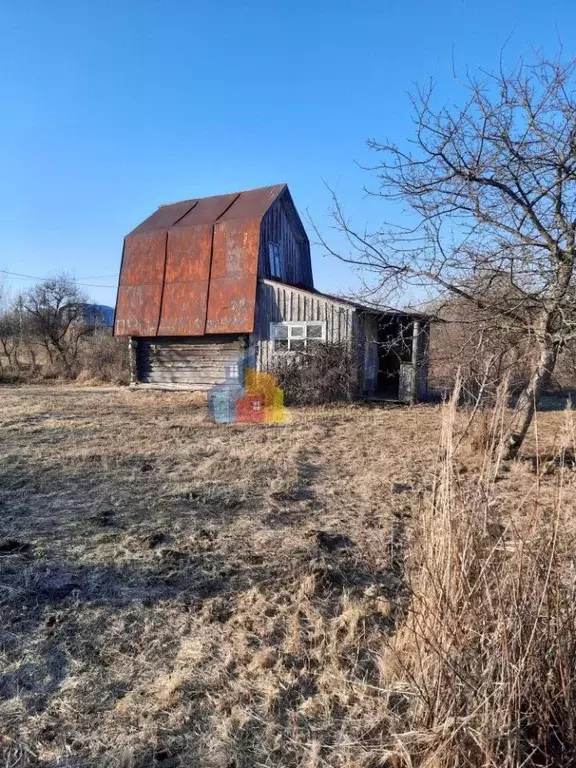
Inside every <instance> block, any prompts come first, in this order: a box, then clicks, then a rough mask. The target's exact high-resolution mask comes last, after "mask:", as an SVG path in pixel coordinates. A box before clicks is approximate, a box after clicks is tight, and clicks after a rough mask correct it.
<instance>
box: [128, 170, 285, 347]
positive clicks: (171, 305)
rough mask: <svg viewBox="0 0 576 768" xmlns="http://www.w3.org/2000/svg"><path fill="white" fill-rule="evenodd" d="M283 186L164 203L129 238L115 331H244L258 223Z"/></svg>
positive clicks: (250, 310) (252, 297) (251, 303)
mask: <svg viewBox="0 0 576 768" xmlns="http://www.w3.org/2000/svg"><path fill="white" fill-rule="evenodd" d="M285 189H286V185H285V184H277V185H275V186H271V187H262V188H260V189H252V190H247V191H245V192H236V193H233V194H228V195H217V196H214V197H206V198H201V199H197V200H184V201H182V202H179V203H172V204H170V205H163V206H160V208H158V210H157V211H156V212H155V213H153V214H152V215H151V216H149V217H148V218H147V219H146V220H145V221H143V222H142V223H141V224H139V225H138V226H137V227H136V228H135V229H134V230H132V232H131V233H130V234H129V235H127V237H126V239H125V241H124V253H123V258H122V267H121V271H120V285H119V290H118V301H117V307H116V321H115V333H116V334H117V335H132V336H156V335H163V336H200V335H203V334H205V333H207V334H210V333H219V334H221V333H250V332H251V331H252V329H253V325H254V308H255V302H256V280H257V277H258V274H257V273H258V249H259V241H260V225H261V222H262V217H263V216H264V214H265V213H266V211H267V210H268V208H269V207H270V205H271V204H272V203H273V202H274V200H276V198H277V197H278V196H279V195H281V194H282V192H284V190H285Z"/></svg>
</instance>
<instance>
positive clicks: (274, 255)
mask: <svg viewBox="0 0 576 768" xmlns="http://www.w3.org/2000/svg"><path fill="white" fill-rule="evenodd" d="M268 259H269V263H270V277H278V278H281V277H282V249H281V248H280V243H268Z"/></svg>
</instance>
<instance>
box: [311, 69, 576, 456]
mask: <svg viewBox="0 0 576 768" xmlns="http://www.w3.org/2000/svg"><path fill="white" fill-rule="evenodd" d="M575 71H576V61H573V62H570V63H567V64H564V63H562V62H561V61H560V60H559V59H556V60H553V61H549V60H540V61H537V62H536V63H535V64H530V65H529V64H527V63H525V62H520V63H519V64H518V65H516V66H515V67H514V68H513V69H511V70H508V71H506V70H505V69H504V68H503V66H500V68H499V70H498V72H497V73H496V74H485V73H483V74H482V76H481V77H478V78H467V79H466V81H465V82H464V83H463V86H462V87H463V91H464V95H465V98H464V101H463V103H462V104H461V106H459V107H454V106H448V107H437V106H435V103H434V91H433V88H432V87H429V88H426V89H420V90H418V91H417V93H416V94H415V95H414V96H413V98H412V106H413V111H414V136H413V137H412V139H411V141H408V142H407V143H406V144H405V145H399V144H397V143H393V142H379V141H376V140H372V141H370V142H369V146H370V147H371V148H372V149H373V150H374V151H375V152H376V153H378V158H379V162H378V163H377V164H376V165H375V166H374V167H373V168H371V169H369V170H371V171H373V172H374V173H375V174H376V178H377V186H376V188H375V189H373V190H367V192H368V194H369V195H372V196H376V197H379V198H381V199H382V200H384V201H400V202H401V203H402V204H403V209H404V213H405V214H406V216H405V219H404V220H405V221H408V222H409V224H405V225H404V226H399V225H398V224H395V225H392V224H387V223H384V224H383V225H382V226H380V228H379V229H378V231H376V232H373V233H369V232H366V231H361V230H359V229H357V228H355V227H354V226H353V225H352V224H351V222H350V221H349V220H348V218H347V217H346V216H345V214H344V211H343V208H342V206H341V203H340V201H339V200H338V199H337V197H336V196H335V195H333V215H334V218H335V221H336V224H337V228H338V229H339V230H340V231H341V232H342V233H343V234H344V235H345V237H346V239H347V242H348V245H349V248H348V249H347V250H346V252H344V253H343V252H342V250H341V249H340V248H337V247H335V246H333V245H330V244H329V243H328V242H327V241H326V239H325V238H322V236H320V239H321V240H322V242H323V244H324V246H325V247H326V248H327V250H328V251H329V252H330V253H332V254H333V255H336V256H338V257H339V258H341V259H344V260H345V261H347V262H349V263H351V264H354V265H356V266H358V267H359V268H361V269H362V270H364V271H368V272H369V273H371V274H372V277H373V278H374V281H373V283H372V285H371V289H372V290H374V291H379V292H380V293H381V294H383V293H384V292H386V295H389V294H390V293H391V292H395V293H399V294H405V292H406V290H407V289H410V290H411V293H412V295H414V291H415V289H416V291H417V292H418V291H422V290H424V289H430V288H432V289H434V293H435V295H436V297H438V296H445V297H452V298H454V297H456V298H457V299H458V300H459V301H463V302H467V303H469V304H470V306H471V307H472V306H473V307H474V308H475V309H479V310H481V311H482V312H483V313H484V315H485V316H487V317H489V318H490V324H491V327H492V328H496V329H501V330H502V332H505V333H510V332H512V333H513V334H514V335H515V336H518V334H520V335H521V336H522V337H523V338H525V340H526V346H527V347H528V348H529V349H530V351H531V363H530V375H529V377H528V381H527V383H526V385H525V387H524V390H523V391H522V392H521V394H520V396H519V398H518V400H517V405H516V408H515V412H514V415H513V420H512V425H511V428H510V433H509V434H508V435H507V438H506V455H507V456H508V457H509V458H512V457H514V456H515V455H516V454H517V452H518V450H519V449H520V446H521V445H522V441H523V440H524V437H525V436H526V433H527V431H528V429H529V427H530V423H531V421H532V418H533V415H534V411H535V409H536V408H537V406H538V403H539V400H540V396H541V393H542V389H543V387H544V386H545V384H546V382H547V380H548V379H549V377H550V376H551V374H552V373H553V371H554V366H555V364H556V358H557V355H558V351H559V349H560V348H561V347H562V346H563V345H565V344H566V343H567V342H568V341H569V340H570V339H571V338H572V336H573V335H574V331H575V330H576V313H575V309H576V302H575V299H574V293H575V292H574V260H575V256H576V241H575V230H576V82H575V78H574V74H575ZM318 234H319V233H318ZM428 296H430V294H428ZM396 299H397V297H396Z"/></svg>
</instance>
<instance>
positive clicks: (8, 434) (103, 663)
mask: <svg viewBox="0 0 576 768" xmlns="http://www.w3.org/2000/svg"><path fill="white" fill-rule="evenodd" d="M1 397H2V401H1V402H2V405H1V407H0V430H1V435H2V443H1V447H0V454H1V455H0V511H1V512H2V517H1V519H0V539H3V540H8V539H9V540H12V541H16V542H19V543H20V544H21V545H23V548H22V549H19V548H16V549H14V547H12V549H11V551H10V552H9V553H2V551H1V547H0V608H1V612H2V624H1V626H0V719H1V722H2V727H1V728H0V739H2V741H1V742H0V745H1V746H0V749H1V750H2V757H3V759H4V763H2V762H0V765H4V764H5V765H6V766H16V765H18V766H26V765H30V766H33V765H42V766H45V767H46V768H48V767H50V768H52V767H54V768H56V766H68V767H70V768H72V766H74V767H77V766H78V767H79V766H107V767H108V768H116V767H118V768H120V766H125V767H126V768H128V766H131V767H133V768H140V767H142V768H144V766H146V767H147V766H162V768H171V766H178V765H181V766H187V767H188V766H189V767H190V768H194V767H195V766H208V767H212V768H248V767H249V766H250V767H251V766H308V767H309V768H313V767H314V766H319V767H320V766H337V767H341V768H345V767H347V768H352V767H354V768H356V767H362V768H378V766H385V765H393V762H391V761H393V760H395V759H397V758H398V759H403V757H402V754H400V753H399V752H398V751H396V752H394V750H393V749H391V744H392V741H393V740H392V736H393V734H392V732H391V726H392V725H394V727H398V728H400V725H401V722H400V721H401V718H402V717H407V714H406V712H407V702H408V704H409V703H410V700H411V699H410V696H411V693H410V690H409V685H408V684H407V682H406V679H404V685H403V686H401V687H402V690H400V689H399V685H398V677H397V676H396V677H394V675H392V672H391V670H393V668H394V667H393V663H392V662H391V661H389V646H390V639H391V638H393V637H394V636H395V633H398V632H399V631H400V630H401V629H402V627H403V626H404V625H405V624H406V616H407V615H408V611H409V610H410V605H411V599H412V597H411V595H412V592H411V586H410V581H411V580H410V579H409V578H407V573H406V562H407V558H408V561H409V562H410V560H409V557H410V554H409V553H410V548H409V545H410V547H411V546H413V544H411V542H413V541H414V538H413V537H414V536H415V535H417V531H418V530H419V526H420V524H421V519H423V518H422V515H423V511H424V510H425V509H426V508H429V507H427V506H426V505H429V504H430V503H431V500H432V499H433V498H434V488H435V487H436V486H435V466H436V457H437V446H438V439H439V433H440V427H441V409H440V408H435V407H416V408H388V409H380V408H365V407H360V406H343V407H338V408H317V409H302V410H299V411H296V412H293V413H292V419H291V421H290V422H289V423H288V424H285V425H270V426H266V425H232V426H227V425H214V424H211V423H209V422H208V421H207V420H206V412H205V409H204V406H203V405H202V404H201V403H199V402H198V400H197V398H195V397H194V396H191V395H188V394H185V393H160V392H133V391H131V390H126V389H105V388H99V389H89V388H84V389H77V388H76V389H75V388H72V387H55V388H49V387H21V388H12V389H11V388H4V389H3V390H2V391H1ZM563 424H564V417H563V414H562V413H560V412H559V413H554V412H551V413H546V414H544V415H543V416H542V418H541V420H540V421H539V430H538V432H537V434H535V435H533V436H532V438H531V443H530V444H529V445H528V446H527V448H526V451H527V453H528V454H529V455H530V454H531V453H532V454H533V453H534V451H535V448H536V447H537V448H538V450H539V451H540V452H542V451H544V452H546V451H548V452H550V453H553V452H554V448H555V446H556V445H557V444H558V443H559V441H560V440H561V439H563V438H562V435H563ZM536 468H537V469H538V462H536ZM454 471H455V473H456V475H457V477H458V482H459V484H460V485H461V486H462V488H469V489H471V490H470V492H472V491H473V489H474V488H477V485H476V484H475V478H477V477H478V473H479V472H481V471H482V458H481V457H480V458H479V457H478V456H477V455H476V454H474V453H473V452H471V451H470V450H469V449H468V448H467V446H466V445H462V447H461V455H460V457H459V458H458V463H457V466H455V469H454ZM536 479H537V485H538V488H539V496H538V509H540V510H544V513H545V510H549V511H553V510H554V508H555V507H554V505H555V499H556V498H557V482H558V476H557V474H555V473H553V472H552V473H549V474H545V473H541V472H537V474H535V473H534V463H533V462H532V461H530V460H528V461H518V462H516V463H515V464H513V465H512V466H511V468H510V470H509V471H504V468H502V469H500V470H498V472H497V473H496V475H495V476H494V477H493V482H492V485H491V487H492V488H493V496H492V498H491V500H490V502H491V505H492V508H494V509H495V510H507V509H510V508H511V505H513V506H514V509H515V510H517V512H518V513H519V514H523V513H524V512H525V511H526V510H530V509H532V508H533V507H534V503H535V502H534V497H533V496H531V495H530V492H529V490H530V488H532V487H533V486H534V483H535V481H536ZM563 493H564V498H565V499H567V500H568V501H571V500H573V499H574V488H573V481H572V476H571V475H569V476H566V477H565V478H564V480H563ZM522 500H525V501H524V502H522ZM512 503H513V504H512ZM523 504H524V505H525V506H523ZM566 525H568V523H566ZM26 546H27V547H28V548H26ZM386 659H388V661H386ZM395 718H396V719H395ZM398 718H400V720H398ZM398 732H399V731H398ZM406 749H408V747H406ZM398 764H400V763H398ZM414 764H417V761H415V763H414ZM487 764H488V763H487Z"/></svg>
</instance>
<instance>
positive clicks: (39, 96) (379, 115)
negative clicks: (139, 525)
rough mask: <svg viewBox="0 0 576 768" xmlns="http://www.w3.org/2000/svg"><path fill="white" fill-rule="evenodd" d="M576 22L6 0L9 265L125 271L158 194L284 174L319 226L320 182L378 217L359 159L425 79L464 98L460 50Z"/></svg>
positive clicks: (317, 4) (320, 263) (542, 15)
mask: <svg viewBox="0 0 576 768" xmlns="http://www.w3.org/2000/svg"><path fill="white" fill-rule="evenodd" d="M575 27H576V4H575V3H574V2H573V1H572V2H569V1H568V0H562V1H560V0H548V2H547V3H546V4H543V3H542V2H536V0H508V1H504V0H499V1H497V0H484V2H478V0H434V1H433V0H412V2H386V1H385V0H380V2H376V1H373V0H365V1H364V0H358V1H356V2H354V1H353V0H348V1H346V0H332V2H324V1H320V0H309V1H308V2H304V0H292V2H290V3H270V2H260V1H259V0H258V1H256V0H247V2H244V3H240V2H238V0H236V1H235V2H231V1H230V0H220V2H218V3H208V2H205V1H204V2H194V1H193V0H188V2H186V1H184V0H115V1H114V2H113V1H112V0H74V1H72V0H51V1H50V2H48V0H26V1H25V2H22V0H4V1H3V3H2V4H1V7H0V70H1V72H2V77H1V78H0V111H1V114H0V118H1V119H0V152H1V162H0V182H1V183H0V212H1V213H0V216H1V217H2V221H1V222H0V224H1V226H0V269H3V270H8V271H11V272H18V273H22V274H26V275H34V276H35V275H37V276H45V275H49V274H54V273H55V272H61V271H66V272H68V273H70V274H72V275H73V276H75V277H76V278H89V279H87V280H84V282H86V283H94V284H98V285H102V286H114V285H115V282H116V277H117V273H118V269H119V264H120V255H121V247H122V238H123V236H124V234H125V233H126V232H128V231H129V230H130V229H131V228H132V227H133V226H135V225H136V224H137V223H138V222H139V221H140V220H142V219H143V218H145V217H146V216H147V215H148V214H149V213H151V212H152V211H153V210H154V209H155V208H156V206H157V205H158V204H160V203H165V202H170V201H175V200H179V199H185V198H192V197H195V196H203V195H210V194H217V193H221V192H228V191H234V190H237V189H242V188H250V187H255V186H262V185H267V184H273V183H276V182H279V181H287V182H288V184H289V185H290V189H291V191H292V195H293V197H294V200H295V202H296V205H297V207H298V208H299V210H300V211H301V213H305V212H306V211H308V212H309V214H310V215H311V216H312V217H313V219H314V220H315V221H316V222H317V224H318V225H319V226H320V228H321V229H322V230H323V231H326V232H328V231H329V227H330V220H329V218H328V215H327V210H328V206H329V194H328V192H327V190H326V188H325V186H324V182H327V183H328V184H330V185H332V186H334V187H336V188H337V189H338V192H339V194H340V196H341V198H342V200H343V201H344V203H345V204H346V209H347V212H348V213H349V214H350V215H351V216H352V217H353V218H354V219H355V221H357V222H359V224H360V225H361V226H363V225H364V223H368V224H369V226H371V227H374V226H376V225H377V223H378V220H379V219H383V218H386V217H387V215H386V208H385V207H384V204H382V203H378V204H375V203H374V201H367V200H366V199H365V197H364V195H363V192H362V187H363V185H364V184H370V181H371V179H370V176H369V174H368V173H367V172H366V171H362V170H361V169H359V168H358V166H357V165H356V164H355V161H359V162H360V163H369V162H370V161H371V159H372V158H371V156H370V153H369V152H368V151H367V150H366V148H365V140H366V139H367V138H369V137H376V138H384V137H389V138H395V139H397V140H398V141H403V140H404V139H405V137H407V136H409V134H410V131H411V123H410V111H409V104H408V98H407V91H408V90H410V89H411V88H412V87H413V84H414V83H416V82H423V81H425V80H427V79H428V78H429V77H430V76H433V77H434V78H435V79H436V80H437V81H438V82H439V95H440V97H441V98H442V99H447V100H450V99H454V98H456V97H457V90H458V88H457V85H456V83H455V82H454V80H453V77H452V62H453V61H454V62H455V63H456V66H457V67H458V68H459V69H460V70H461V71H463V70H464V69H465V67H467V66H468V67H470V68H475V67H477V66H483V67H487V68H492V67H494V66H495V65H496V64H497V62H498V58H499V53H500V50H501V48H502V46H503V44H504V43H505V42H506V41H507V40H508V39H509V40H508V43H507V45H506V49H505V56H506V58H507V59H508V60H511V61H513V60H515V58H516V57H517V56H519V55H520V54H526V53H529V52H530V50H532V49H534V48H539V49H542V50H543V51H544V52H545V53H554V52H555V50H556V48H557V46H558V40H559V38H560V39H561V40H562V42H563V45H564V48H565V53H566V55H572V54H573V53H574V50H573V49H571V48H570V45H571V43H572V40H574V32H575V31H576V29H575ZM310 235H311V239H312V240H313V237H312V233H310ZM313 266H314V274H315V281H316V285H317V287H318V288H320V289H321V290H327V291H347V290H349V289H351V288H354V286H355V285H356V284H357V277H356V275H355V274H354V273H353V272H352V271H351V270H350V268H349V267H347V266H346V265H344V264H342V263H341V262H339V261H337V260H334V259H330V258H326V257H324V256H323V255H322V250H321V248H320V247H318V246H313ZM101 275H106V276H109V275H110V276H111V277H106V278H103V279H100V278H99V276H101ZM96 277H98V279H95V278H96ZM93 278H94V279H93ZM7 284H8V285H9V286H10V288H11V289H12V290H19V289H22V288H25V287H27V286H29V285H30V284H31V282H30V281H28V280H24V279H22V280H19V279H10V280H8V281H7ZM86 290H87V291H88V292H89V293H90V295H91V296H92V297H93V298H94V299H97V300H99V301H101V302H106V303H109V304H113V303H114V301H115V289H114V288H113V287H102V288H96V287H92V286H90V285H89V286H87V288H86Z"/></svg>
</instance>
